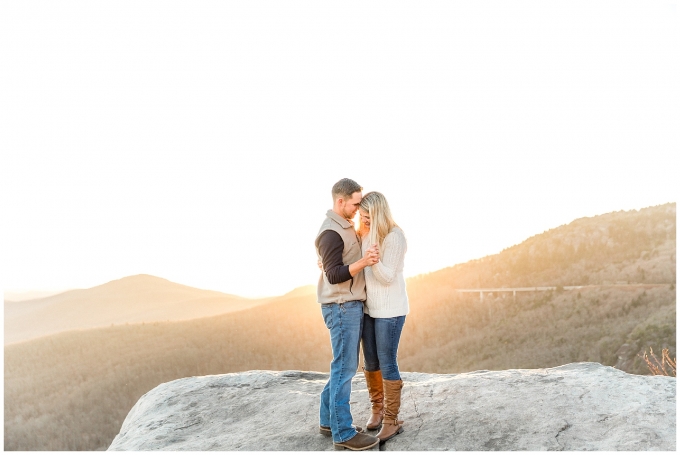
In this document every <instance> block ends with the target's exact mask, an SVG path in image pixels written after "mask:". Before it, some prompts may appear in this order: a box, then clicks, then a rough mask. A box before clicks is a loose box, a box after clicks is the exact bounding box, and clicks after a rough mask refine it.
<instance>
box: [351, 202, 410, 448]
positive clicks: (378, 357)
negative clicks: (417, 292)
mask: <svg viewBox="0 0 680 455" xmlns="http://www.w3.org/2000/svg"><path fill="white" fill-rule="evenodd" d="M359 213H360V217H361V219H360V228H359V235H360V236H361V240H362V253H365V252H366V250H368V249H370V248H377V249H378V253H379V256H380V261H379V262H378V263H377V264H375V265H372V266H370V267H366V268H365V269H364V277H365V279H366V305H365V306H364V326H363V333H362V336H361V343H362V345H363V351H364V375H365V376H366V385H367V386H368V393H369V398H370V400H371V403H372V410H371V417H370V419H369V420H368V423H367V428H368V429H369V430H376V429H378V428H380V424H381V423H382V428H381V429H380V432H379V433H378V434H377V435H376V436H377V437H378V438H379V439H380V441H387V440H388V439H390V438H392V437H394V436H396V435H398V434H399V433H401V432H402V431H403V428H402V426H401V424H402V423H404V422H403V421H400V420H398V419H397V414H398V413H399V407H400V406H401V389H402V387H403V381H402V380H401V375H400V374H399V367H398V365H397V350H398V347H399V338H400V336H401V330H402V328H403V326H404V321H405V320H406V315H407V314H408V312H409V305H408V295H407V294H406V281H405V280H404V273H403V270H404V255H405V254H406V237H405V236H404V231H402V230H401V228H399V226H397V224H396V223H395V222H394V220H393V219H392V214H391V212H390V207H389V205H388V204H387V200H386V199H385V196H383V195H382V194H381V193H378V192H377V191H372V192H370V193H368V194H366V195H365V196H364V197H363V199H362V200H361V205H360V206H359Z"/></svg>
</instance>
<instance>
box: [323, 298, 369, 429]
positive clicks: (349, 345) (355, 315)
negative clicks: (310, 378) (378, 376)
mask: <svg viewBox="0 0 680 455" xmlns="http://www.w3.org/2000/svg"><path fill="white" fill-rule="evenodd" d="M322 311H326V312H330V317H326V314H324V320H326V327H328V328H329V330H330V336H331V348H332V349H333V361H332V362H331V375H330V380H329V381H328V384H327V387H328V393H327V396H328V398H327V399H328V409H329V410H330V427H331V432H332V433H333V442H345V441H347V440H349V439H352V438H353V437H354V436H356V434H357V432H356V430H355V429H354V428H353V427H352V413H351V410H350V405H349V398H350V394H351V392H352V378H353V377H354V375H355V374H356V371H357V367H358V366H359V340H360V338H361V326H362V323H363V317H364V306H363V303H362V302H359V301H352V302H345V303H343V304H337V305H330V306H329V307H328V308H322ZM325 392H326V389H325V388H324V392H322V394H321V401H322V404H321V406H322V410H323V406H324V403H323V400H324V393H325ZM321 422H323V420H321Z"/></svg>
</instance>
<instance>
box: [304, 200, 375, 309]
mask: <svg viewBox="0 0 680 455" xmlns="http://www.w3.org/2000/svg"><path fill="white" fill-rule="evenodd" d="M328 230H330V231H335V232H337V233H338V234H340V237H342V241H343V242H344V243H345V247H344V248H343V250H342V263H343V264H344V265H349V264H352V263H354V262H356V261H358V260H359V259H361V240H360V239H359V236H358V235H357V232H356V231H355V230H354V226H353V225H352V223H350V222H349V221H348V220H346V219H344V218H342V217H341V216H340V215H338V214H337V213H335V212H334V211H333V210H329V211H328V212H326V219H325V220H324V222H323V223H322V224H321V228H320V229H319V233H318V234H317V235H316V238H317V239H318V238H319V236H320V235H321V234H322V233H323V232H324V231H328ZM315 243H316V242H315ZM316 255H317V256H318V257H319V259H321V255H320V254H319V249H318V248H317V249H316ZM316 297H317V301H318V302H319V303H345V302H349V301H351V300H361V301H364V302H365V301H366V280H365V279H364V271H363V270H361V271H360V272H359V273H357V274H356V275H355V276H354V277H352V279H351V280H347V281H345V282H344V283H339V284H330V283H329V282H328V278H327V277H326V273H325V272H322V273H321V276H320V277H319V284H318V286H317V288H316Z"/></svg>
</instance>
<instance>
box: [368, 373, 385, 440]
mask: <svg viewBox="0 0 680 455" xmlns="http://www.w3.org/2000/svg"><path fill="white" fill-rule="evenodd" d="M364 376H365V377H366V387H367V388H368V398H369V399H370V400H371V417H370V418H369V419H368V422H366V429H367V430H377V429H378V428H380V424H381V423H382V419H383V397H384V394H383V378H382V371H380V370H378V371H366V369H365V368H364Z"/></svg>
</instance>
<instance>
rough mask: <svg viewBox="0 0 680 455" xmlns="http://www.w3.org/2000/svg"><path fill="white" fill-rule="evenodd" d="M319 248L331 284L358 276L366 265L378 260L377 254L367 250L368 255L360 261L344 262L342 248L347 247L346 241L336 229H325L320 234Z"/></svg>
mask: <svg viewBox="0 0 680 455" xmlns="http://www.w3.org/2000/svg"><path fill="white" fill-rule="evenodd" d="M317 248H318V249H319V255H320V256H321V262H322V263H323V269H324V271H325V272H326V276H327V277H328V282H329V283H331V284H339V283H344V282H345V281H348V280H351V279H352V277H353V276H356V274H357V273H359V272H360V271H361V270H363V269H364V267H368V266H369V265H373V264H375V263H377V262H378V258H377V255H376V254H372V253H371V252H369V251H367V252H366V256H364V257H363V258H361V259H359V260H358V261H356V262H354V263H352V264H349V265H345V264H343V262H342V250H343V249H344V248H345V243H344V242H343V241H342V237H340V234H338V233H337V232H335V231H331V230H328V231H325V232H324V233H323V234H321V235H320V236H319V239H318V240H317Z"/></svg>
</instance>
